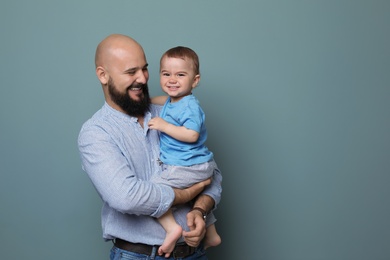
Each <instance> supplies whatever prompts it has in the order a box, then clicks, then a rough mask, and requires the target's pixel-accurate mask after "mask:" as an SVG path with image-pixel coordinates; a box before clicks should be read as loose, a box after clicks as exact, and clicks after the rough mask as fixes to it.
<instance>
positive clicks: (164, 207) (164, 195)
mask: <svg viewBox="0 0 390 260" xmlns="http://www.w3.org/2000/svg"><path fill="white" fill-rule="evenodd" d="M158 187H159V188H160V193H161V201H160V204H159V206H158V208H157V210H156V211H155V212H153V213H152V215H151V216H152V217H154V218H159V217H161V216H162V215H164V213H165V212H167V211H168V209H170V208H171V206H172V203H173V200H174V199H175V192H174V191H173V189H172V188H171V187H169V186H167V185H158Z"/></svg>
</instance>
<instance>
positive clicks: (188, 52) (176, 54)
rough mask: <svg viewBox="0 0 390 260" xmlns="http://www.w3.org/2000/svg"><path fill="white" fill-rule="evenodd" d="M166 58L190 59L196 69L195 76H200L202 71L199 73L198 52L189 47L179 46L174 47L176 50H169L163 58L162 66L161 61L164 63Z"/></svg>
mask: <svg viewBox="0 0 390 260" xmlns="http://www.w3.org/2000/svg"><path fill="white" fill-rule="evenodd" d="M164 57H168V58H180V59H189V60H191V61H192V65H193V67H194V71H195V74H196V75H198V74H200V71H199V57H198V55H197V54H196V52H194V51H193V50H192V49H190V48H188V47H183V46H177V47H174V48H171V49H169V50H167V51H166V52H165V53H164V54H163V56H162V57H161V59H160V64H161V61H162V59H163V58H164Z"/></svg>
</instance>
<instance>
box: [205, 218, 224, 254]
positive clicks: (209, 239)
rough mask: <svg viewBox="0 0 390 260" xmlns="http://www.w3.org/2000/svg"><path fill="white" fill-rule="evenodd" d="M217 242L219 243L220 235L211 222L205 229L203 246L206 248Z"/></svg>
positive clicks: (215, 244) (216, 244)
mask: <svg viewBox="0 0 390 260" xmlns="http://www.w3.org/2000/svg"><path fill="white" fill-rule="evenodd" d="M219 244H221V237H220V236H219V235H218V233H217V229H216V228H215V225H214V224H212V225H210V226H209V227H208V228H207V230H206V236H205V240H204V248H205V249H207V248H208V247H210V246H218V245H219Z"/></svg>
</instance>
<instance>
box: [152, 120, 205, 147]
mask: <svg viewBox="0 0 390 260" xmlns="http://www.w3.org/2000/svg"><path fill="white" fill-rule="evenodd" d="M148 126H149V128H150V129H155V130H158V131H161V132H163V133H166V134H167V135H169V136H171V137H173V138H175V139H176V140H179V141H182V142H186V143H194V142H196V141H197V140H198V138H199V133H198V132H196V131H194V130H191V129H188V128H186V127H184V126H175V125H172V124H170V123H168V122H167V121H165V120H164V119H162V118H161V117H155V118H152V119H151V120H150V121H149V124H148Z"/></svg>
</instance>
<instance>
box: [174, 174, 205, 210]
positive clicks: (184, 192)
mask: <svg viewBox="0 0 390 260" xmlns="http://www.w3.org/2000/svg"><path fill="white" fill-rule="evenodd" d="M210 183H211V178H210V179H207V180H205V181H202V182H198V183H196V184H194V185H192V186H191V187H188V188H187V189H173V191H174V192H175V200H174V201H173V205H178V204H184V203H187V202H189V201H190V200H192V199H193V198H195V197H196V196H197V195H198V194H199V193H201V192H202V191H203V190H204V188H205V187H206V186H207V185H210Z"/></svg>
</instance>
